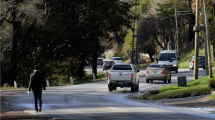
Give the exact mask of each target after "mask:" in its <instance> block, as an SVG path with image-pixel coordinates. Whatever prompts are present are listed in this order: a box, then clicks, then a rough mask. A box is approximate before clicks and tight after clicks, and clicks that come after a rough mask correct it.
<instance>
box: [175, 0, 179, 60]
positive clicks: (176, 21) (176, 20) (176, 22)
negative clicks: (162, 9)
mask: <svg viewBox="0 0 215 120" xmlns="http://www.w3.org/2000/svg"><path fill="white" fill-rule="evenodd" d="M174 5H175V25H176V30H175V32H176V42H177V55H178V57H179V55H180V54H179V44H180V42H179V39H178V33H179V31H178V19H177V8H176V2H175V0H174Z"/></svg>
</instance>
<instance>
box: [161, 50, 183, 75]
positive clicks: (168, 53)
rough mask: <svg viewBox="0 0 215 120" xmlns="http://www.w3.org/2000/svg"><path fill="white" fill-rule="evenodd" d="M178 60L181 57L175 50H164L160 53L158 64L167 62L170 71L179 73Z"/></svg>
mask: <svg viewBox="0 0 215 120" xmlns="http://www.w3.org/2000/svg"><path fill="white" fill-rule="evenodd" d="M178 60H180V58H179V57H177V54H176V51H175V50H164V51H161V52H160V53H159V59H158V64H165V65H167V67H168V69H169V70H170V71H175V73H178V68H179V66H178Z"/></svg>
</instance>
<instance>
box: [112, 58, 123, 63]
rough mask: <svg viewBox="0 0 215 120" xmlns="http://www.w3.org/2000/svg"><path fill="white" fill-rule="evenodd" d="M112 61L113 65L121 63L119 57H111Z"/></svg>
mask: <svg viewBox="0 0 215 120" xmlns="http://www.w3.org/2000/svg"><path fill="white" fill-rule="evenodd" d="M112 60H113V61H114V63H115V64H117V63H122V58H121V57H113V58H112Z"/></svg>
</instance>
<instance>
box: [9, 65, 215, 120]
mask: <svg viewBox="0 0 215 120" xmlns="http://www.w3.org/2000/svg"><path fill="white" fill-rule="evenodd" d="M98 69H100V70H101V68H98ZM86 70H87V68H86ZM98 71H99V70H98ZM101 71H102V70H101ZM141 72H144V70H141ZM203 75H205V70H202V69H199V77H200V76H203ZM178 76H186V77H187V80H192V77H193V71H190V70H188V69H180V70H179V73H177V74H175V73H174V72H173V73H172V83H171V84H174V83H177V77H178ZM162 85H166V84H164V83H163V82H161V81H155V82H153V83H150V84H149V83H146V81H145V78H144V76H143V77H140V90H145V89H148V88H151V87H160V86H162ZM130 94H133V93H131V92H130V88H117V90H116V91H113V92H109V91H108V87H107V81H101V82H94V83H88V84H82V85H73V86H66V87H63V88H56V89H52V90H47V91H46V92H44V93H43V97H42V99H43V110H42V112H41V113H35V110H34V104H33V102H34V99H33V94H32V93H30V94H26V93H24V94H18V95H13V96H10V97H8V98H7V101H9V102H10V103H13V105H15V106H17V107H21V108H22V110H23V111H25V112H28V113H31V114H32V115H43V116H47V117H52V118H54V119H81V120H94V119H105V120H106V119H107V120H109V119H125V120H133V119H135V120H139V119H141V120H142V119H144V120H157V119H159V120H182V119H183V120H193V119H195V120H210V119H211V120H214V118H215V114H211V113H209V112H203V111H197V110H194V109H189V108H179V107H173V106H162V105H155V104H151V103H148V102H145V103H144V102H139V101H132V100H128V99H125V97H126V96H128V95H130Z"/></svg>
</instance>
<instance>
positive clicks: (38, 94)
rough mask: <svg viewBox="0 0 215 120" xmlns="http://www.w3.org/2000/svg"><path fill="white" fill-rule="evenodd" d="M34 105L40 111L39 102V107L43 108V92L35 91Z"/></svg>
mask: <svg viewBox="0 0 215 120" xmlns="http://www.w3.org/2000/svg"><path fill="white" fill-rule="evenodd" d="M33 93H34V104H35V110H38V105H37V101H38V102H39V105H41V107H42V99H41V97H42V91H34V92H33Z"/></svg>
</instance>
